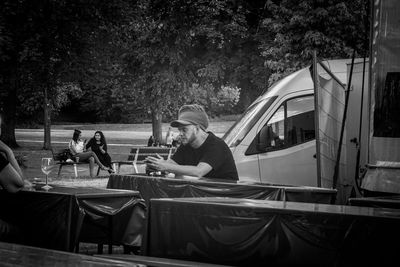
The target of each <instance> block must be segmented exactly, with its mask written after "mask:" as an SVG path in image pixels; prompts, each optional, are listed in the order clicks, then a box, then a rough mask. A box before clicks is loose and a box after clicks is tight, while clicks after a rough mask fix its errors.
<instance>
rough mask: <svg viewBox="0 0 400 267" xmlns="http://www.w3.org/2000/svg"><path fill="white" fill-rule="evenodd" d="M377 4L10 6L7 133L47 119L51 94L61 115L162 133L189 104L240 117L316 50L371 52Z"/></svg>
mask: <svg viewBox="0 0 400 267" xmlns="http://www.w3.org/2000/svg"><path fill="white" fill-rule="evenodd" d="M367 2H368V1H367V0H355V1H343V0H328V1H322V0H255V1H244V0H168V1H165V0H143V1H128V0H109V1H107V0H61V1H60V0H39V1H29V0H19V1H12V0H4V1H2V2H1V3H0V12H1V14H0V15H1V16H0V33H1V34H0V61H1V69H0V70H1V72H0V73H1V76H0V86H1V88H2V91H1V93H0V96H1V100H0V102H1V103H2V113H5V118H4V121H5V126H4V127H5V128H7V129H14V127H15V122H16V118H18V119H19V120H21V119H25V120H30V119H32V118H35V117H37V114H40V113H41V112H42V110H43V106H44V105H43V99H44V96H45V93H46V92H47V93H48V100H49V105H50V108H51V110H52V111H53V115H54V112H57V111H58V110H60V109H61V108H62V107H63V106H65V105H69V104H70V103H74V105H73V106H74V107H76V108H77V109H78V111H79V112H83V113H85V114H92V115H91V118H90V119H93V120H96V121H110V122H135V121H140V120H143V119H149V118H153V119H154V120H155V121H156V122H157V123H156V124H154V127H153V129H154V130H155V131H156V133H157V134H160V133H159V130H160V129H159V128H160V123H161V121H162V119H167V120H168V119H171V118H172V117H175V116H176V112H177V110H178V108H179V106H180V105H182V104H186V103H199V104H202V105H204V106H205V107H206V109H207V111H208V113H209V114H211V115H220V114H224V113H240V112H242V111H243V110H244V108H246V107H247V106H248V105H249V104H250V103H251V101H253V100H254V99H255V98H256V97H257V96H258V95H259V94H260V93H261V92H263V91H264V90H265V89H266V88H267V86H268V85H269V84H270V83H271V82H274V81H276V80H277V79H279V78H280V77H282V76H283V75H286V74H287V73H290V72H292V71H295V70H297V69H299V68H301V67H303V66H305V65H307V64H309V63H310V61H311V59H312V52H313V50H315V49H316V50H317V51H318V54H319V56H320V57H323V58H341V57H349V55H350V54H351V52H352V50H353V49H356V50H357V52H358V54H359V55H363V53H364V52H365V51H367V50H368V47H367V46H366V45H365V44H368V41H366V39H367V38H368V29H369V25H368V14H367V13H368V12H367V11H368V3H367ZM43 88H47V89H48V90H47V91H45V90H43ZM14 114H15V115H14ZM13 116H14V117H13ZM15 116H16V117H15ZM87 119H89V118H87ZM39 121H40V120H39ZM13 123H14V124H13ZM157 127H158V128H157ZM3 132H4V131H3Z"/></svg>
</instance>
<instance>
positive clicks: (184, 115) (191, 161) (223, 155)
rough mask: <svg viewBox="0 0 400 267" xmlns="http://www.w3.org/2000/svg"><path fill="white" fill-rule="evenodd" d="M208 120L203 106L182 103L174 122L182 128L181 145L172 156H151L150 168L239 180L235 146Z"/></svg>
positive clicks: (149, 160)
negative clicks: (234, 151)
mask: <svg viewBox="0 0 400 267" xmlns="http://www.w3.org/2000/svg"><path fill="white" fill-rule="evenodd" d="M208 124H209V120H208V116H207V113H206V112H205V111H204V108H203V107H202V106H200V105H197V104H192V105H184V106H182V107H181V108H180V109H179V114H178V119H177V120H174V121H172V122H171V126H172V127H177V128H178V130H179V137H180V141H181V146H179V147H178V149H177V151H176V152H175V154H174V155H173V156H172V157H171V159H169V160H164V159H163V158H162V157H157V158H156V157H148V158H147V161H148V165H149V166H150V168H152V169H156V170H159V171H167V172H172V173H175V174H178V175H190V176H196V177H206V178H217V179H227V180H235V181H236V180H238V173H237V170H236V165H235V161H234V159H233V156H232V152H231V150H230V149H229V147H228V146H227V144H226V143H225V142H224V141H223V140H222V139H221V138H219V137H217V136H215V135H214V134H213V133H212V132H208V131H207V128H208Z"/></svg>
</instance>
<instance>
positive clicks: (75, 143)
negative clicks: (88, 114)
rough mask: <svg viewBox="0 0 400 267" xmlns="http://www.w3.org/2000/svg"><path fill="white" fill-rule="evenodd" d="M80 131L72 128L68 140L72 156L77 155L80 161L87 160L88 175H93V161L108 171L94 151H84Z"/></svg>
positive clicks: (84, 142)
mask: <svg viewBox="0 0 400 267" xmlns="http://www.w3.org/2000/svg"><path fill="white" fill-rule="evenodd" d="M81 137H82V132H81V131H80V130H76V129H75V130H74V134H73V136H72V140H71V141H69V144H68V147H69V150H70V151H71V154H72V156H73V157H74V159H75V160H76V158H77V157H79V160H80V161H89V166H90V177H94V163H95V162H96V163H97V164H98V165H99V166H100V168H101V169H102V170H105V171H109V170H110V168H108V167H106V166H104V165H103V164H102V163H101V162H100V160H99V158H98V157H97V156H96V153H94V152H93V151H86V148H85V145H86V140H85V141H83V140H82V138H81Z"/></svg>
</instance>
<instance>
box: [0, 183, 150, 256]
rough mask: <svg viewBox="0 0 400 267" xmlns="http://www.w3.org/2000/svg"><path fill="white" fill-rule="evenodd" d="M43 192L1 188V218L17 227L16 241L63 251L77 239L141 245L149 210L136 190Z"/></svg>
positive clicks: (59, 189) (60, 188)
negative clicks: (146, 212)
mask: <svg viewBox="0 0 400 267" xmlns="http://www.w3.org/2000/svg"><path fill="white" fill-rule="evenodd" d="M40 188H41V185H37V186H36V188H35V189H36V190H34V191H26V190H22V191H20V192H18V193H14V194H11V193H7V192H5V191H3V190H0V210H1V212H0V219H1V220H3V221H5V222H7V223H9V224H11V225H13V226H16V227H17V229H19V231H20V235H19V236H20V238H19V240H16V242H18V243H20V244H25V245H32V246H38V247H43V248H50V249H58V250H65V251H73V249H74V247H75V245H76V244H77V242H78V240H80V241H86V242H93V243H102V244H110V243H113V244H128V245H140V244H141V236H142V229H141V228H142V226H143V224H144V210H145V206H144V203H143V200H141V199H140V195H139V193H138V192H134V191H128V190H110V189H100V188H90V187H89V188H82V187H63V186H53V188H52V189H50V190H49V191H43V190H41V189H40ZM140 218H142V219H140ZM138 224H140V225H138ZM137 228H140V230H138V229H137Z"/></svg>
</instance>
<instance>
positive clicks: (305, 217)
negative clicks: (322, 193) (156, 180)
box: [142, 198, 400, 266]
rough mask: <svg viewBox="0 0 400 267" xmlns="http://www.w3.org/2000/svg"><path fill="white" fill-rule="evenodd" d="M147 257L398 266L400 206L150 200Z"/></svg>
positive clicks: (145, 243)
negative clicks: (398, 208)
mask: <svg viewBox="0 0 400 267" xmlns="http://www.w3.org/2000/svg"><path fill="white" fill-rule="evenodd" d="M148 208H149V213H148V227H147V232H146V234H145V238H144V241H143V246H142V249H143V251H144V255H146V256H151V257H163V258H172V259H180V260H191V261H199V262H208V263H214V264H226V265H235V266H276V265H283V266H286V265H301V266H313V265H318V266H394V265H396V264H398V263H397V262H398V246H397V245H396V244H397V243H398V242H399V240H400V227H399V225H400V211H399V210H397V209H382V208H368V207H356V206H340V205H326V204H313V203H299V202H288V201H269V200H249V199H234V198H175V199H168V198H164V199H151V200H150V205H149V207H148Z"/></svg>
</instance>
